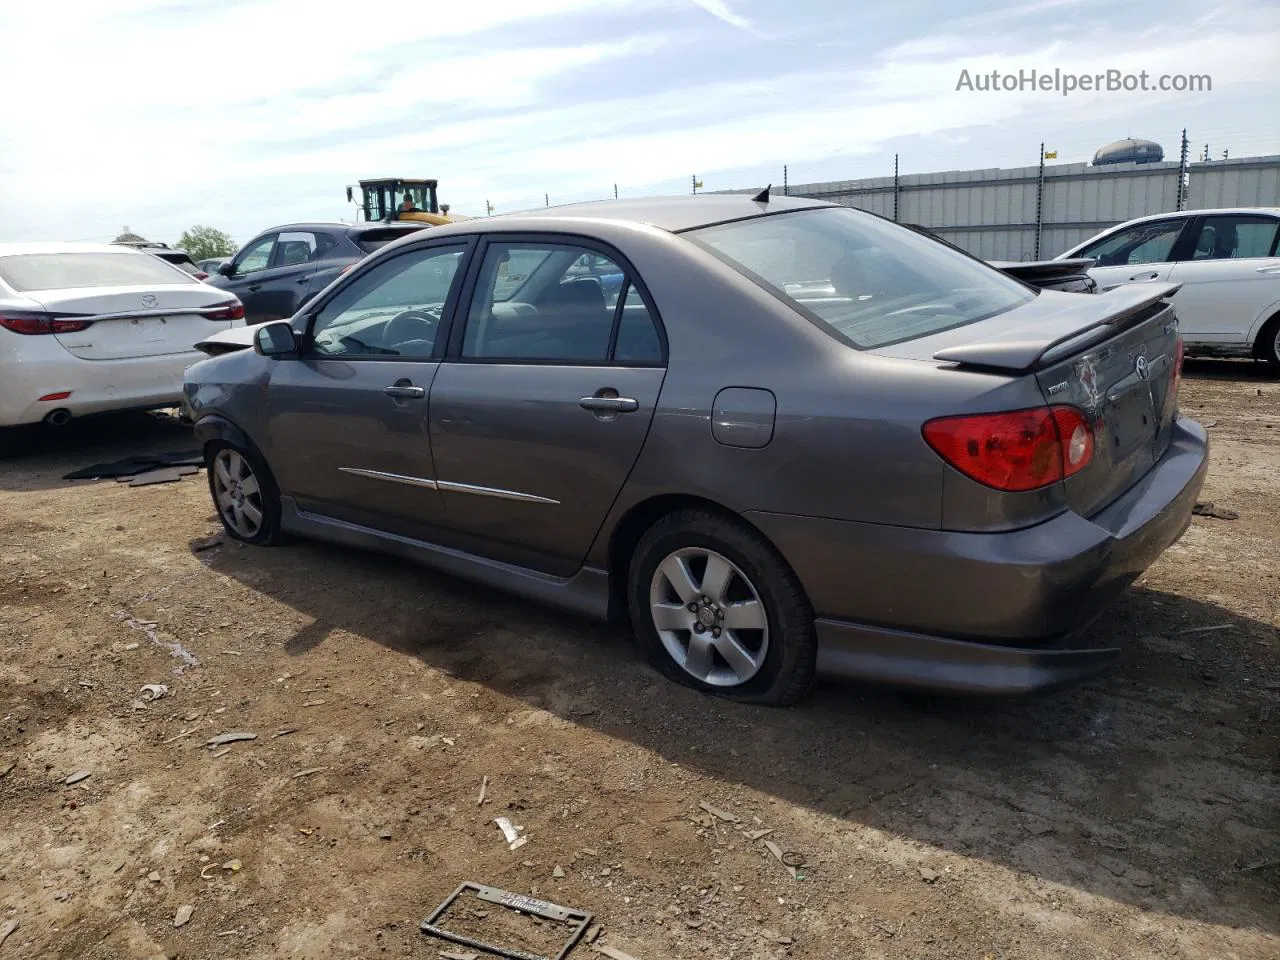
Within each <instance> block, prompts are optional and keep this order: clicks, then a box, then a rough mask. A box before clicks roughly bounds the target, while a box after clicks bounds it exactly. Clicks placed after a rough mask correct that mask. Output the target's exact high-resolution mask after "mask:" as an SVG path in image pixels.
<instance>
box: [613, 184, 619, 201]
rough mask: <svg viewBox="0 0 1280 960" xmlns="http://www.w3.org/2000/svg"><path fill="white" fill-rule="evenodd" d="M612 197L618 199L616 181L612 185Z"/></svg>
mask: <svg viewBox="0 0 1280 960" xmlns="http://www.w3.org/2000/svg"><path fill="white" fill-rule="evenodd" d="M613 199H615V200H617V199H618V185H617V184H616V183H615V184H614V185H613Z"/></svg>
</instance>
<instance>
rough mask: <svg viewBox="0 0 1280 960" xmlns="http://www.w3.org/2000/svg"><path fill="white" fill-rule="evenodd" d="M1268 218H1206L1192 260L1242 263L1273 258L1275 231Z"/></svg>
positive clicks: (1274, 224) (1272, 221) (1271, 221)
mask: <svg viewBox="0 0 1280 960" xmlns="http://www.w3.org/2000/svg"><path fill="white" fill-rule="evenodd" d="M1278 225H1280V224H1278V223H1277V221H1275V220H1272V219H1271V218H1269V217H1249V216H1236V217H1230V216H1227V217H1205V219H1204V223H1202V224H1201V225H1200V229H1199V230H1198V231H1197V232H1196V242H1195V249H1194V251H1193V252H1192V254H1191V259H1192V260H1240V259H1245V258H1255V257H1270V256H1274V255H1275V254H1274V251H1275V248H1276V228H1277V226H1278Z"/></svg>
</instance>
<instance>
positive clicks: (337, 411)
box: [265, 238, 470, 540]
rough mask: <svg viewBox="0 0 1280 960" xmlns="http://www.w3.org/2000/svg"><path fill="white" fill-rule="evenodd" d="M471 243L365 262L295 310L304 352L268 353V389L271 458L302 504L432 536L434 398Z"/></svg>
mask: <svg viewBox="0 0 1280 960" xmlns="http://www.w3.org/2000/svg"><path fill="white" fill-rule="evenodd" d="M469 243H470V241H468V240H466V239H461V240H459V239H457V238H454V239H452V240H450V241H440V242H437V243H433V244H429V245H426V246H422V247H415V248H413V249H412V250H406V251H403V252H400V253H397V254H395V255H394V256H390V257H387V258H386V259H382V260H379V261H377V262H375V263H372V264H369V265H368V267H367V268H366V269H363V270H360V271H358V272H356V273H353V274H352V275H351V277H350V278H349V280H347V281H346V282H345V283H343V284H341V285H339V286H338V287H336V288H335V289H333V290H331V291H329V292H328V293H327V294H326V295H325V297H324V299H323V301H320V302H317V304H316V307H315V309H313V310H308V311H307V312H306V313H305V314H303V315H302V316H301V317H299V318H298V321H297V323H298V324H299V325H301V324H303V323H305V325H306V328H305V332H304V334H303V336H302V340H303V348H302V355H301V357H300V358H299V359H297V360H286V361H279V362H277V363H276V364H275V365H274V367H273V368H272V371H271V378H270V383H269V385H268V386H267V389H266V392H265V399H266V405H267V417H268V432H269V437H270V440H269V449H270V450H271V455H270V457H269V460H270V464H271V468H272V470H273V471H274V473H275V475H276V478H277V480H278V482H279V484H280V489H281V492H282V493H284V494H285V495H286V496H292V497H294V498H295V500H296V501H297V504H298V508H299V509H300V510H303V511H306V512H308V513H313V514H318V515H321V516H325V517H330V518H335V519H338V520H344V521H346V522H349V523H354V524H358V525H361V526H364V527H369V528H372V529H375V530H380V531H386V532H390V533H395V534H398V535H401V536H407V537H413V538H415V539H428V540H429V539H432V538H433V535H434V531H435V529H436V527H437V525H438V524H439V523H440V521H441V516H442V512H443V504H442V501H441V499H440V493H439V492H438V490H437V489H436V483H435V467H434V464H433V458H432V451H431V440H430V435H429V432H428V419H427V417H428V411H429V409H430V399H429V398H430V390H431V384H432V380H433V379H434V378H435V376H436V371H437V369H438V368H439V356H440V355H441V354H442V353H443V350H444V346H445V344H444V338H443V335H442V333H441V331H442V329H443V324H444V321H445V318H447V317H448V315H449V312H450V310H451V309H452V304H453V301H454V300H455V299H456V297H457V291H458V289H459V287H460V285H461V278H462V275H463V267H464V264H465V260H466V256H467V251H468V249H469V247H468V245H469Z"/></svg>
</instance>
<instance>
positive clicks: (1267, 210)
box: [1109, 207, 1280, 230]
mask: <svg viewBox="0 0 1280 960" xmlns="http://www.w3.org/2000/svg"><path fill="white" fill-rule="evenodd" d="M1238 214H1239V215H1243V214H1262V215H1263V216H1269V217H1280V207H1214V208H1211V209H1207V210H1169V211H1166V212H1165V213H1152V214H1148V215H1147V216H1145V217H1134V218H1133V219H1132V220H1126V221H1125V222H1124V223H1121V224H1116V226H1127V225H1128V224H1131V223H1143V222H1145V221H1147V220H1164V219H1166V218H1169V217H1210V216H1235V215H1238ZM1109 229H1112V230H1114V229H1115V227H1111V228H1109Z"/></svg>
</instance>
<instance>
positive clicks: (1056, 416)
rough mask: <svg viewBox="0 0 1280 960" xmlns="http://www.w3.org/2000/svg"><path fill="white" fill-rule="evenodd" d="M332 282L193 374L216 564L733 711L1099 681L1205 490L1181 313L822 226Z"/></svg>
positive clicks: (579, 234)
mask: <svg viewBox="0 0 1280 960" xmlns="http://www.w3.org/2000/svg"><path fill="white" fill-rule="evenodd" d="M295 232H302V231H301V230H299V231H295ZM286 242H293V241H292V240H285V238H284V235H283V233H281V234H278V235H273V236H272V237H271V238H270V241H269V242H266V241H264V242H263V243H262V245H261V249H260V250H257V251H256V252H254V257H255V258H256V259H255V260H254V261H253V262H254V263H255V264H257V265H259V266H258V270H256V271H249V272H250V273H253V272H260V271H261V270H269V269H284V268H285V264H284V263H283V260H284V259H287V258H285V257H283V256H282V254H281V246H282V244H284V243H286ZM308 246H309V245H308ZM309 248H310V247H309ZM249 252H250V251H249V250H248V248H246V251H242V252H241V254H240V255H238V257H237V260H238V261H239V262H240V263H241V264H243V262H244V259H245V258H246V257H247V256H248V253H249ZM239 269H240V268H236V269H233V270H232V275H235V274H236V273H237V272H239ZM339 272H340V274H341V275H340V276H339V277H338V279H337V280H336V281H335V282H333V283H331V284H329V285H328V286H327V287H326V288H325V289H323V290H322V291H320V292H319V293H317V294H315V295H314V296H313V297H312V298H311V299H310V300H306V301H303V300H302V298H300V297H298V296H296V295H295V296H294V297H293V298H292V299H293V301H294V302H301V303H305V305H303V306H301V309H300V310H298V311H297V312H296V313H294V314H293V315H292V316H291V318H290V319H288V320H283V321H277V322H269V323H264V324H261V325H257V326H254V327H247V328H243V329H236V330H230V331H225V332H221V333H217V334H214V335H213V336H210V337H208V338H206V340H205V341H204V342H203V345H202V348H203V349H205V350H206V351H207V352H209V353H211V354H219V355H216V356H211V357H210V358H209V359H206V360H203V361H201V362H199V363H196V364H194V365H192V366H191V367H190V368H189V369H188V370H187V373H186V378H185V383H184V387H183V393H184V404H183V408H184V414H185V416H187V417H188V418H189V419H190V420H191V421H192V422H193V423H194V429H195V431H196V434H197V436H198V438H199V439H200V440H201V442H202V443H203V445H204V451H205V458H206V463H207V465H208V468H209V469H208V475H209V485H210V493H211V495H212V498H213V501H214V504H215V506H216V508H217V510H218V514H219V516H220V517H221V519H222V523H223V525H224V526H225V528H226V531H227V533H228V535H229V536H231V537H233V538H235V539H237V540H240V541H244V542H246V543H251V544H259V545H269V544H272V543H274V542H276V541H277V539H278V538H280V537H281V536H282V535H284V534H298V535H303V536H308V537H315V538H319V539H324V540H331V541H334V542H338V543H344V544H348V545H354V546H361V547H368V548H373V549H378V550H383V551H387V552H390V553H393V554H397V555H399V556H402V557H405V558H408V559H412V560H416V561H419V562H422V563H424V564H428V565H431V566H434V567H437V568H440V569H443V570H446V571H449V572H452V573H455V574H459V575H462V576H466V577H470V578H472V579H474V580H476V581H478V582H480V583H482V584H485V585H488V586H490V587H492V588H495V589H502V590H508V591H512V592H514V593H517V594H520V595H523V596H525V597H529V598H532V599H535V600H538V601H541V602H545V603H549V604H554V605H558V606H560V607H563V608H566V609H569V610H572V611H576V612H579V613H582V614H586V615H590V616H594V617H601V618H619V619H628V620H629V621H630V623H631V625H632V627H633V629H634V632H635V634H636V636H637V638H638V640H639V642H640V644H641V645H642V647H643V649H644V650H645V652H646V654H647V655H648V657H649V658H650V660H651V661H652V663H653V664H654V665H655V666H656V667H657V668H658V669H659V670H661V671H662V672H664V673H665V674H666V675H668V676H669V677H671V678H673V679H675V680H677V681H679V682H682V683H685V684H688V685H690V686H692V687H695V688H697V689H699V690H703V691H707V692H714V693H720V694H724V695H727V696H731V697H734V698H737V699H740V700H745V701H750V702H756V703H768V704H786V703H791V702H794V701H795V700H797V699H798V698H800V697H801V696H803V694H804V693H805V691H806V690H807V689H808V687H809V685H810V682H811V680H812V679H813V677H814V676H815V674H816V673H817V672H818V671H819V670H822V671H825V672H828V673H832V674H837V675H843V676H850V677H858V678H863V679H872V680H880V681H888V682H892V683H896V684H907V685H914V686H920V687H927V688H932V689H947V690H954V691H981V692H1000V693H1020V692H1026V691H1030V690H1041V689H1048V688H1052V687H1055V686H1058V685H1061V684H1065V683H1069V682H1072V681H1075V680H1078V679H1080V678H1082V677H1085V676H1089V675H1092V674H1094V673H1096V672H1098V671H1100V670H1102V669H1105V667H1106V666H1107V665H1108V664H1109V663H1111V662H1112V661H1113V660H1114V658H1115V657H1116V655H1117V654H1118V651H1117V650H1115V649H1099V648H1096V647H1092V646H1090V645H1089V643H1088V636H1087V634H1086V633H1085V632H1084V629H1085V627H1086V625H1087V624H1088V623H1089V622H1090V620H1091V618H1092V617H1093V616H1094V615H1095V614H1096V613H1097V612H1098V611H1099V609H1100V608H1101V607H1102V606H1103V605H1104V604H1105V603H1106V602H1107V601H1109V600H1110V599H1111V598H1113V597H1114V596H1115V595H1116V594H1117V593H1118V592H1119V591H1121V590H1122V589H1123V588H1124V587H1125V586H1126V585H1127V584H1128V583H1130V582H1131V581H1132V580H1133V579H1134V578H1135V577H1137V576H1138V575H1139V574H1140V572H1141V571H1142V570H1143V569H1144V568H1145V567H1146V566H1148V565H1149V564H1150V563H1151V562H1152V561H1153V560H1154V559H1155V558H1156V557H1157V556H1159V555H1160V553H1161V552H1162V551H1163V550H1165V549H1166V548H1167V547H1168V546H1169V545H1170V544H1172V543H1173V542H1175V541H1176V540H1177V539H1178V538H1179V537H1180V536H1181V535H1182V533H1183V531H1184V530H1185V529H1186V528H1187V526H1188V525H1189V523H1190V518H1191V513H1192V508H1193V506H1194V504H1195V501H1196V497H1197V495H1198V493H1199V491H1200V488H1201V484H1202V483H1203V480H1204V476H1205V471H1206V468H1207V462H1208V443H1207V439H1206V434H1205V431H1204V430H1203V429H1201V428H1200V427H1199V426H1198V425H1197V424H1196V423H1194V422H1193V421H1191V420H1189V419H1187V418H1186V417H1185V416H1182V415H1181V414H1180V413H1179V412H1178V406H1177V395H1178V385H1179V377H1180V370H1181V361H1182V341H1181V338H1180V336H1179V331H1178V322H1177V319H1176V317H1175V312H1174V304H1176V303H1177V298H1178V296H1181V294H1180V293H1178V292H1177V286H1176V284H1171V283H1160V282H1152V283H1146V284H1143V285H1140V286H1139V285H1134V286H1129V287H1125V288H1120V289H1116V290H1112V291H1110V292H1108V293H1106V294H1102V295H1089V296H1082V295H1079V294H1076V293H1064V292H1061V291H1058V290H1053V289H1043V288H1040V287H1036V286H1033V285H1029V284H1028V283H1026V282H1024V281H1022V280H1019V279H1016V278H1014V277H1011V276H1009V275H1008V274H1007V273H1005V272H1002V271H1000V270H996V269H994V268H992V267H991V266H990V265H988V264H985V263H983V262H981V261H979V260H976V259H975V258H973V257H971V256H969V255H968V254H965V253H963V252H960V251H957V250H955V249H952V248H949V247H948V246H947V245H945V244H940V243H937V242H935V241H934V240H932V239H929V238H927V237H924V236H921V235H920V234H919V233H918V232H913V231H912V230H908V229H906V228H904V227H902V226H900V225H897V224H894V223H891V222H889V221H887V220H884V219H882V218H879V217H874V216H872V215H870V214H866V213H862V212H859V211H856V210H852V209H848V208H845V207H839V206H833V205H830V204H826V203H823V202H820V201H812V200H804V199H800V198H786V197H776V198H772V199H770V197H769V194H768V191H765V192H764V193H763V194H761V195H760V196H759V197H756V198H751V197H747V196H741V195H704V196H699V197H683V198H674V199H649V200H638V201H621V202H620V201H612V202H604V203H599V204H586V205H573V206H566V207H561V208H557V209H551V210H546V211H538V212H536V213H530V214H522V215H509V216H504V217H493V218H485V219H479V220H470V221H467V222H464V223H455V224H450V225H446V226H441V227H434V228H432V229H431V230H429V231H426V232H421V233H412V234H407V235H403V236H401V237H400V238H399V239H398V240H396V241H395V242H392V243H388V244H387V245H386V246H384V247H382V248H381V249H379V250H377V251H376V252H373V253H372V254H370V255H369V256H367V257H366V258H364V259H363V260H361V261H359V262H358V263H356V264H355V265H354V266H353V267H352V268H350V269H348V270H345V271H339ZM265 286H266V285H265V284H264V285H263V289H265ZM299 286H303V284H299ZM233 289H234V288H233ZM247 292H248V291H247V289H246V293H247ZM1175 294H1176V295H1175ZM1171 298H1172V299H1171ZM262 313H263V314H267V315H284V314H287V313H288V307H287V306H286V305H285V303H284V298H283V295H282V300H281V303H280V305H279V306H278V307H272V308H270V309H266V308H264V309H263V310H262Z"/></svg>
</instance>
